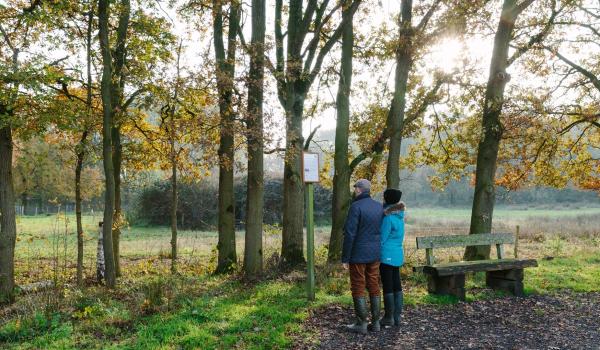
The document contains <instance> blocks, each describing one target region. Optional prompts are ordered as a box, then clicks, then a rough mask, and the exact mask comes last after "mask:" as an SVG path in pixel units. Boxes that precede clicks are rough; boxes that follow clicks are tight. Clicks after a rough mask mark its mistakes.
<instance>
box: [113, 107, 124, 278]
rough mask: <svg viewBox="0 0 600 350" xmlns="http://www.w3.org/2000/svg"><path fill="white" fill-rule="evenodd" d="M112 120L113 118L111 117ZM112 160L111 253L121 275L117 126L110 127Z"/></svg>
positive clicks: (120, 208)
mask: <svg viewBox="0 0 600 350" xmlns="http://www.w3.org/2000/svg"><path fill="white" fill-rule="evenodd" d="M113 122H114V119H113ZM112 143H113V151H112V162H113V168H114V172H113V175H114V177H115V180H114V183H115V215H114V218H113V231H112V235H113V254H114V256H115V274H116V276H117V277H120V276H121V263H120V261H121V256H120V252H119V250H120V249H119V247H120V243H119V242H120V237H121V225H122V224H123V209H122V207H121V164H122V162H123V146H122V145H121V132H120V128H119V127H113V128H112Z"/></svg>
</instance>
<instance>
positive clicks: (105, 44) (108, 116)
mask: <svg viewBox="0 0 600 350" xmlns="http://www.w3.org/2000/svg"><path fill="white" fill-rule="evenodd" d="M108 17H109V16H108V0H98V26H99V39H100V47H101V51H102V66H103V70H102V82H101V95H102V113H103V123H102V136H103V138H102V160H103V164H104V183H105V189H104V190H105V194H104V219H103V225H102V243H103V246H104V264H105V270H106V271H105V280H106V285H107V286H108V287H109V288H114V287H115V286H116V272H115V260H114V254H113V241H112V235H113V234H112V227H113V215H114V205H115V178H114V168H113V159H112V157H113V156H112V147H113V145H112V128H113V126H114V125H113V120H112V117H113V111H112V85H113V84H112V58H111V52H110V44H109V38H108V29H109V21H108Z"/></svg>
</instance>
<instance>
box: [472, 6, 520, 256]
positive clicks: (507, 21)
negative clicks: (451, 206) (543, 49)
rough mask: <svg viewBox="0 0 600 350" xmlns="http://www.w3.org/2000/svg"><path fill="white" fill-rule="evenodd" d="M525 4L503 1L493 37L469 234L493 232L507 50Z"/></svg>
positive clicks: (482, 251)
mask: <svg viewBox="0 0 600 350" xmlns="http://www.w3.org/2000/svg"><path fill="white" fill-rule="evenodd" d="M528 2H529V3H531V1H523V2H522V4H521V5H517V0H504V3H503V5H502V13H501V15H500V21H499V24H498V29H497V31H496V35H495V37H494V49H493V53H492V60H491V63H490V72H489V77H488V82H487V86H486V91H485V100H484V106H483V117H482V123H481V126H482V135H481V140H480V141H479V145H478V149H477V166H476V169H475V194H474V197H473V207H472V212H471V227H470V230H469V233H470V234H480V233H490V232H491V231H492V216H493V213H494V202H495V184H494V177H495V174H496V161H497V159H498V148H499V145H500V140H501V138H502V132H503V126H502V123H501V121H500V116H501V114H502V106H503V104H504V88H505V87H506V84H507V82H508V81H509V80H510V77H509V75H508V74H507V73H506V68H507V66H508V51H509V49H510V41H511V40H512V35H513V29H514V25H515V21H516V19H517V17H518V15H519V14H520V13H521V12H522V11H523V10H524V8H525V7H526V6H524V5H523V4H524V3H528ZM489 256H490V246H474V247H468V248H467V249H466V250H465V255H464V257H465V260H481V259H489Z"/></svg>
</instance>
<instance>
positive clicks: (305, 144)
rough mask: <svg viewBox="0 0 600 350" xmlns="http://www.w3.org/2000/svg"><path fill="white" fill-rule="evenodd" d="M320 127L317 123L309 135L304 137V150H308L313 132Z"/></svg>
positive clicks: (313, 135)
mask: <svg viewBox="0 0 600 350" xmlns="http://www.w3.org/2000/svg"><path fill="white" fill-rule="evenodd" d="M320 127H321V125H317V126H316V127H315V128H314V129H313V130H312V131H311V132H310V135H308V137H307V138H306V141H305V142H304V150H305V151H308V148H309V147H310V143H311V141H312V139H313V138H314V137H315V134H316V133H317V130H319V128H320Z"/></svg>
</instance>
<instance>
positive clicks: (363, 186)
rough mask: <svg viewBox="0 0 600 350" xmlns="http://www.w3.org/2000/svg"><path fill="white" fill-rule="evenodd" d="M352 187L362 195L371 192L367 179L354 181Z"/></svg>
mask: <svg viewBox="0 0 600 350" xmlns="http://www.w3.org/2000/svg"><path fill="white" fill-rule="evenodd" d="M354 187H356V188H358V189H359V190H360V192H362V193H365V192H366V193H368V192H371V181H369V180H367V179H360V180H358V181H356V183H355V184H354Z"/></svg>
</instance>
